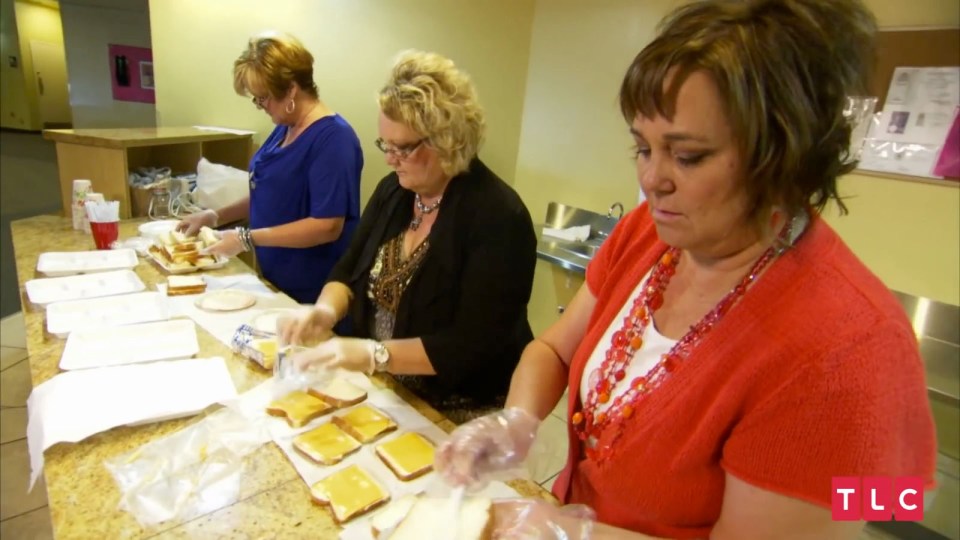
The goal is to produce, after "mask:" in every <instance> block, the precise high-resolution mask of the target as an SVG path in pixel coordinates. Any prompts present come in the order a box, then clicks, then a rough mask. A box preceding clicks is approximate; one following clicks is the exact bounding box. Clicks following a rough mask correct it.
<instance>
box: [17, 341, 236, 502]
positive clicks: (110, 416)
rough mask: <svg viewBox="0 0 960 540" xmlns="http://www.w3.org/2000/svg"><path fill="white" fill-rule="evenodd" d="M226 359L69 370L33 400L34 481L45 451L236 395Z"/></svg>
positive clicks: (30, 411) (192, 410)
mask: <svg viewBox="0 0 960 540" xmlns="http://www.w3.org/2000/svg"><path fill="white" fill-rule="evenodd" d="M236 395H237V391H236V388H235V387H234V385H233V380H232V379H231V378H230V372H229V371H227V366H226V364H225V363H224V361H223V358H219V357H214V358H205V359H195V360H172V361H166V362H154V363H151V364H137V365H128V366H116V367H107V368H97V369H84V370H79V371H68V372H66V373H61V374H60V375H57V376H56V377H54V378H52V379H50V380H48V381H46V382H44V383H43V384H41V385H40V386H37V387H36V388H34V389H33V392H31V393H30V397H29V398H28V399H27V411H28V416H29V420H28V423H27V446H28V447H29V450H30V468H31V474H30V486H29V489H32V488H33V485H34V483H35V482H36V480H37V477H39V476H40V473H41V471H43V452H44V450H46V449H47V448H49V447H51V446H53V445H54V444H56V443H59V442H77V441H82V440H83V439H85V438H87V437H89V436H91V435H94V434H96V433H100V432H101V431H106V430H109V429H111V428H114V427H117V426H123V425H128V424H136V423H141V422H145V421H151V420H161V419H163V420H165V419H170V418H177V417H182V416H187V415H191V414H195V413H197V412H200V411H202V410H203V409H205V408H206V407H208V406H210V405H211V404H213V403H217V402H220V401H224V400H228V399H231V398H234V397H236Z"/></svg>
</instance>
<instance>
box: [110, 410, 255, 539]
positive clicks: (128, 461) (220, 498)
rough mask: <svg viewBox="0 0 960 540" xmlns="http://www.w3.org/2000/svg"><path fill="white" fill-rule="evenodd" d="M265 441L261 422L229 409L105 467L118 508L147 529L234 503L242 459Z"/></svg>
mask: <svg viewBox="0 0 960 540" xmlns="http://www.w3.org/2000/svg"><path fill="white" fill-rule="evenodd" d="M269 440H270V433H269V430H268V426H267V424H266V423H265V422H264V421H263V420H262V419H258V418H251V417H250V416H248V415H245V414H244V413H243V412H242V411H241V410H240V409H239V408H234V407H229V406H228V407H225V408H223V409H220V410H218V411H216V412H214V413H212V414H210V415H209V416H207V417H205V418H203V419H202V420H200V421H199V422H197V423H195V424H193V425H191V426H188V427H186V428H184V429H182V430H180V431H178V432H176V433H173V434H171V435H168V436H166V437H164V438H162V439H158V440H155V441H152V442H149V443H147V444H145V445H143V446H141V447H140V448H138V449H136V450H134V451H132V452H128V453H126V454H123V455H121V456H118V457H116V458H114V459H111V460H109V461H107V462H105V465H106V467H107V469H108V470H109V471H110V473H111V474H112V475H113V477H114V480H115V481H116V482H117V485H118V486H119V488H120V493H121V497H120V508H121V509H122V510H126V511H128V512H130V513H131V514H133V516H134V517H135V518H136V519H137V521H138V522H139V523H140V524H141V525H143V526H151V525H154V524H157V523H160V522H163V521H168V520H171V519H175V518H185V517H188V516H195V515H200V514H203V513H205V512H209V511H212V510H215V509H217V508H222V507H223V506H225V505H228V504H231V503H233V502H235V501H236V500H237V498H238V497H239V493H240V474H241V472H242V470H243V457H244V456H246V455H247V454H249V453H250V452H253V451H254V450H256V449H257V448H259V447H260V446H262V445H263V444H264V443H266V442H267V441H269Z"/></svg>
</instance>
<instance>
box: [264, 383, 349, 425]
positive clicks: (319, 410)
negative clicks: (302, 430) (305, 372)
mask: <svg viewBox="0 0 960 540" xmlns="http://www.w3.org/2000/svg"><path fill="white" fill-rule="evenodd" d="M332 410H333V407H331V406H330V404H329V403H327V402H326V401H324V400H322V399H320V398H316V397H313V396H311V395H310V394H308V393H306V392H304V391H302V390H294V391H293V392H290V393H289V394H287V395H285V396H283V397H282V398H280V399H278V400H276V401H274V402H272V403H271V404H270V405H268V406H267V414H270V415H272V416H281V417H284V418H286V420H287V423H288V424H290V427H293V428H298V427H302V426H304V425H305V424H307V423H309V422H310V421H311V420H313V419H314V418H317V417H319V416H323V415H324V414H326V413H328V412H330V411H332Z"/></svg>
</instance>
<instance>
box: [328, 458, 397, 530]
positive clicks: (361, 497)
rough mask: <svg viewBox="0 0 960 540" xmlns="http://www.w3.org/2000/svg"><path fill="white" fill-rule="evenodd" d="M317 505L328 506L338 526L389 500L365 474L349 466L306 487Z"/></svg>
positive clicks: (372, 479)
mask: <svg viewBox="0 0 960 540" xmlns="http://www.w3.org/2000/svg"><path fill="white" fill-rule="evenodd" d="M310 496H311V497H312V498H313V500H314V502H316V503H317V504H322V505H326V506H329V507H330V510H332V511H333V518H334V519H335V520H336V521H337V523H339V524H343V523H346V522H348V521H350V520H351V519H353V518H355V517H357V516H359V515H361V514H363V513H365V512H368V511H370V510H372V509H374V508H376V507H377V506H380V505H381V504H383V503H385V502H387V501H388V500H390V493H389V492H388V491H387V490H386V489H385V488H384V487H383V486H382V485H380V483H379V482H377V480H376V479H375V478H373V476H371V475H370V473H368V472H367V471H365V470H363V469H361V468H360V467H359V466H357V465H350V466H349V467H346V468H344V469H342V470H340V471H338V472H335V473H333V474H331V475H330V476H328V477H326V478H324V479H323V480H320V481H319V482H317V483H316V484H314V485H312V486H310Z"/></svg>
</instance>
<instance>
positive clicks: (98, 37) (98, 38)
mask: <svg viewBox="0 0 960 540" xmlns="http://www.w3.org/2000/svg"><path fill="white" fill-rule="evenodd" d="M60 11H61V14H62V17H63V35H64V42H65V44H66V52H67V71H68V72H69V74H70V107H71V109H72V111H73V127H74V128H77V129H80V128H113V127H148V126H154V125H156V123H157V120H156V107H154V105H153V104H152V103H138V102H132V101H115V100H114V99H113V89H112V86H111V79H110V63H109V54H108V46H109V45H110V44H116V45H130V46H134V47H146V48H150V47H151V43H150V14H149V10H148V5H147V0H124V1H122V2H117V1H114V2H111V3H109V4H107V5H100V4H99V3H91V2H90V0H61V2H60Z"/></svg>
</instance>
